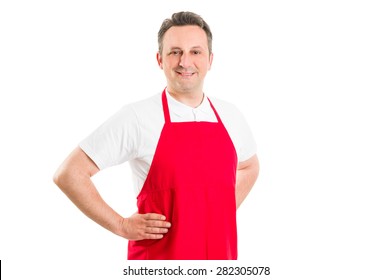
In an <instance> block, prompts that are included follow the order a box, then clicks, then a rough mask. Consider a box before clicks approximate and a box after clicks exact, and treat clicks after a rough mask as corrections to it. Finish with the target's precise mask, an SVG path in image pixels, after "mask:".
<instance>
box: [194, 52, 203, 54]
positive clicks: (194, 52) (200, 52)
mask: <svg viewBox="0 0 392 280" xmlns="http://www.w3.org/2000/svg"><path fill="white" fill-rule="evenodd" d="M193 54H201V51H193Z"/></svg>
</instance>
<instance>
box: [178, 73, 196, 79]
mask: <svg viewBox="0 0 392 280" xmlns="http://www.w3.org/2000/svg"><path fill="white" fill-rule="evenodd" d="M176 73H177V74H178V75H180V76H181V77H184V78H189V77H192V76H193V74H195V73H194V72H176Z"/></svg>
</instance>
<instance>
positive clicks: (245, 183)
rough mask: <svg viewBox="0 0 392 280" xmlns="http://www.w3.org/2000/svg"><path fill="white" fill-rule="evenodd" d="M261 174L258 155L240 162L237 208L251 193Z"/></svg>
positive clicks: (238, 168) (237, 183) (237, 182)
mask: <svg viewBox="0 0 392 280" xmlns="http://www.w3.org/2000/svg"><path fill="white" fill-rule="evenodd" d="M258 175H259V160H258V158H257V155H254V156H252V157H251V158H250V159H248V160H245V161H243V162H240V163H238V167H237V181H236V203H237V209H238V208H239V207H240V205H241V203H242V202H243V201H244V200H245V198H246V196H247V195H248V194H249V192H250V190H251V189H252V187H253V185H254V184H255V182H256V179H257V177H258Z"/></svg>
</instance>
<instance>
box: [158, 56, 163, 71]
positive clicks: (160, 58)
mask: <svg viewBox="0 0 392 280" xmlns="http://www.w3.org/2000/svg"><path fill="white" fill-rule="evenodd" d="M157 62H158V65H159V68H161V69H163V66H162V56H161V55H160V53H159V52H157Z"/></svg>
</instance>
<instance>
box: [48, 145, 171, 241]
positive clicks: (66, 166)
mask: <svg viewBox="0 0 392 280" xmlns="http://www.w3.org/2000/svg"><path fill="white" fill-rule="evenodd" d="M97 172H99V168H98V167H97V166H96V164H95V163H94V162H93V161H92V160H91V159H90V158H89V157H88V156H87V155H86V154H85V153H84V151H83V150H82V149H81V148H79V147H78V148H76V149H75V150H74V151H72V153H71V154H70V155H69V156H68V157H67V158H66V159H65V161H64V162H63V163H62V164H61V165H60V167H59V168H58V170H57V171H56V173H55V175H54V177H53V180H54V182H55V183H56V185H57V186H58V187H59V188H60V189H61V190H62V191H63V192H64V193H65V194H66V195H67V196H68V198H69V199H70V200H71V201H72V202H73V203H74V204H75V205H76V206H77V207H78V208H79V209H80V210H81V211H82V212H83V213H84V214H86V215H87V216H88V217H89V218H90V219H92V220H93V221H95V222H96V223H98V224H100V225H101V226H103V227H104V228H106V229H108V230H109V231H111V232H113V233H114V234H117V235H119V236H122V237H124V238H126V239H129V240H141V239H160V238H162V237H163V234H165V233H166V232H167V231H168V228H169V227H170V223H168V222H166V221H165V219H166V218H165V217H164V216H163V215H160V214H155V213H149V214H137V213H136V214H134V215H132V216H131V217H129V218H123V217H122V216H121V215H119V214H118V213H117V212H116V211H114V210H113V209H112V208H111V207H110V206H109V205H108V204H107V203H106V202H105V201H104V200H103V199H102V197H101V196H100V194H99V193H98V191H97V189H96V187H95V186H94V183H93V181H92V180H91V177H92V176H93V175H94V174H96V173H97Z"/></svg>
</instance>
